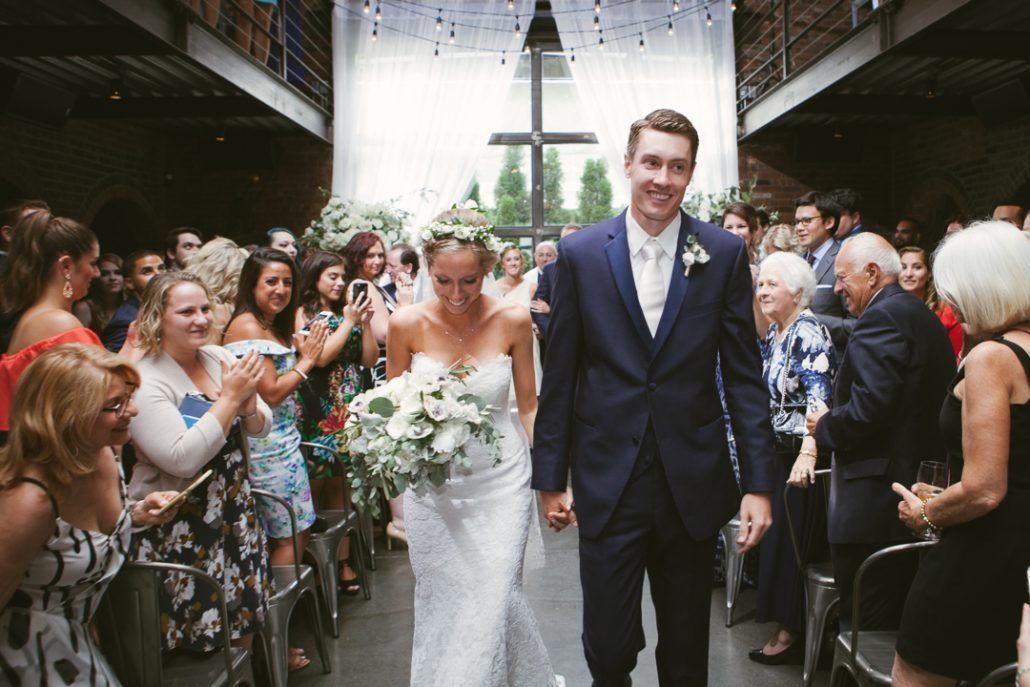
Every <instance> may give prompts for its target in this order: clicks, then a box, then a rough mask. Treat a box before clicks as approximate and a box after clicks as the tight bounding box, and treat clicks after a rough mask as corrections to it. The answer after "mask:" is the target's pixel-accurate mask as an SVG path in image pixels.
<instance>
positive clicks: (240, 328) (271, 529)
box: [224, 248, 326, 565]
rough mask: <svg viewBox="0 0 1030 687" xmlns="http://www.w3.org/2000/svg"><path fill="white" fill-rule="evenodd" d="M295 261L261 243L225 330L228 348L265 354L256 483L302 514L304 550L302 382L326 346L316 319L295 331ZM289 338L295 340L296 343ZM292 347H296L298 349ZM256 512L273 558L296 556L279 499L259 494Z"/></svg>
mask: <svg viewBox="0 0 1030 687" xmlns="http://www.w3.org/2000/svg"><path fill="white" fill-rule="evenodd" d="M296 281H297V264H296V263H295V262H294V261H293V259H292V258H291V257H290V256H289V255H287V254H286V253H284V252H282V251H279V250H275V249H274V248H259V249H258V250H256V251H254V253H253V254H251V256H250V257H249V258H247V261H246V262H245V263H244V264H243V271H242V273H241V274H240V286H239V293H238V294H237V297H236V310H235V312H234V313H233V318H232V320H231V321H230V322H229V327H228V329H226V331H225V338H224V341H225V348H226V350H228V351H230V352H231V353H233V354H235V355H236V356H237V357H240V358H245V359H246V357H247V356H248V355H249V354H251V353H256V354H258V355H260V356H261V367H262V370H263V374H262V376H261V380H260V381H259V382H258V387H257V389H258V394H259V395H260V396H261V399H262V400H263V401H264V402H265V403H267V404H268V405H269V406H271V408H272V410H273V414H272V429H271V431H270V432H269V433H268V434H267V436H263V437H251V438H250V439H249V440H248V441H249V446H250V458H249V476H250V481H251V483H252V484H253V485H254V486H256V487H258V488H259V489H265V490H267V491H271V492H273V493H276V494H278V495H279V496H282V497H283V498H285V499H287V501H289V503H290V505H291V506H292V507H293V510H294V511H295V512H296V515H297V529H298V530H299V533H298V540H299V550H300V551H303V550H304V547H305V545H306V544H307V535H308V532H307V530H308V528H310V527H311V525H312V524H313V523H314V522H315V511H314V508H313V506H312V503H311V486H310V483H309V480H308V473H307V469H306V467H305V463H304V456H303V454H302V453H301V452H300V448H299V447H300V440H301V439H300V432H299V431H298V429H297V420H298V417H299V410H300V409H299V404H298V401H297V396H296V391H297V388H298V387H299V386H300V385H301V384H302V383H304V382H306V381H307V380H308V376H309V375H310V373H311V371H312V369H314V367H315V363H316V362H317V361H318V357H319V355H321V353H322V347H323V345H324V344H325V337H326V326H325V324H324V323H321V322H318V323H315V324H313V325H312V326H311V330H310V333H309V334H308V335H307V336H303V335H301V334H294V318H295V316H296V311H297V290H296V288H295V286H294V285H295V283H296ZM291 343H292V344H293V345H291ZM294 346H295V348H294ZM258 515H259V516H260V518H261V523H262V525H263V527H264V529H265V532H267V533H268V536H269V537H270V538H271V540H272V541H271V543H270V546H271V551H272V553H271V560H272V564H273V565H286V564H292V563H293V562H294V551H293V541H292V540H291V538H290V532H291V530H290V518H289V515H288V514H287V512H286V510H285V509H284V508H282V507H281V506H279V505H278V504H277V503H271V502H268V501H262V500H259V501H258Z"/></svg>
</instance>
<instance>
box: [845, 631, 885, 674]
mask: <svg viewBox="0 0 1030 687" xmlns="http://www.w3.org/2000/svg"><path fill="white" fill-rule="evenodd" d="M897 642H898V633H897V632H896V631H894V630H863V631H859V633H858V656H856V657H855V662H856V663H857V666H855V667H856V668H857V670H856V673H858V674H859V675H860V676H862V677H864V678H866V679H867V680H868V681H867V682H861V681H860V684H872V685H890V684H891V669H892V668H893V667H894V645H895V644H897ZM837 645H838V646H839V647H840V648H841V649H843V650H844V651H845V652H846V653H851V633H850V632H841V633H840V634H839V635H837Z"/></svg>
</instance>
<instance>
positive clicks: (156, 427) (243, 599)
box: [129, 272, 272, 651]
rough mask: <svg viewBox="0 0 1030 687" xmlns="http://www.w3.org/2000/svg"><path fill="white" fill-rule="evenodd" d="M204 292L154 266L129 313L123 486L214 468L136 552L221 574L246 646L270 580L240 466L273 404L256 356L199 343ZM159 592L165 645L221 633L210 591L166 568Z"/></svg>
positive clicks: (146, 485)
mask: <svg viewBox="0 0 1030 687" xmlns="http://www.w3.org/2000/svg"><path fill="white" fill-rule="evenodd" d="M212 319H213V311H212V307H211V295H210V293H209V291H208V289H207V287H206V286H205V285H204V283H203V282H202V281H200V279H198V278H197V277H194V276H192V275H189V274H186V273H184V272H169V273H165V274H159V275H157V276H156V277H154V278H153V279H152V280H151V281H150V283H149V284H147V288H146V291H145V292H144V298H143V302H142V303H141V304H140V311H139V315H138V317H137V340H138V345H139V347H140V348H141V349H142V350H143V351H144V354H145V355H144V357H143V359H142V360H140V362H139V369H140V372H141V374H142V375H143V384H142V386H141V387H140V391H139V394H138V404H139V415H138V416H137V417H136V418H135V420H133V423H132V432H133V445H134V446H135V447H136V458H137V461H138V462H137V463H136V466H135V467H134V468H133V471H132V481H131V483H130V485H129V493H130V495H134V494H140V493H144V492H146V491H149V490H150V489H154V488H161V489H171V490H174V491H175V492H179V491H181V490H183V489H185V488H186V487H187V486H188V485H189V484H190V483H191V482H193V481H194V480H195V479H196V478H197V477H198V476H199V475H201V474H203V473H204V472H206V471H207V470H209V469H210V470H213V471H214V474H213V475H212V476H211V477H210V478H208V479H207V481H205V482H204V483H203V484H201V485H200V486H199V488H197V489H196V490H195V491H193V492H192V494H191V495H190V496H189V497H188V498H187V499H186V501H185V503H183V504H182V506H181V507H180V509H179V515H178V516H177V517H176V518H175V519H174V520H173V521H171V522H169V523H168V524H166V525H163V526H160V527H152V528H149V529H147V530H144V531H142V532H140V533H139V534H137V535H136V537H135V539H134V541H133V548H134V557H135V558H136V559H138V560H144V561H162V562H166V563H180V564H182V565H189V566H192V567H195V568H199V569H201V570H203V571H204V572H206V573H208V574H209V575H211V576H212V577H214V578H215V579H216V580H218V581H219V582H221V583H222V586H223V588H224V589H225V594H226V602H227V605H228V607H229V622H230V624H231V626H230V628H229V633H228V634H229V636H230V637H231V639H232V641H233V643H235V644H239V645H242V646H249V643H250V638H251V635H253V633H254V632H256V631H257V630H258V629H259V628H260V626H261V625H262V623H263V622H264V616H265V610H266V607H267V600H268V595H269V592H270V581H269V579H268V576H267V573H266V571H267V562H268V559H267V554H266V553H265V537H264V533H263V532H262V530H261V528H260V527H259V526H258V524H257V518H256V515H255V510H256V509H255V505H254V498H253V497H252V496H251V487H250V481H249V479H248V477H247V460H246V446H245V444H246V442H245V437H248V436H264V435H265V434H267V433H268V430H269V427H270V425H271V415H272V413H271V411H270V410H269V409H268V406H266V405H265V404H264V403H262V402H261V399H259V398H258V397H257V394H256V393H255V391H256V389H257V382H258V379H259V378H260V376H261V361H260V357H259V356H257V355H255V354H252V355H249V356H246V357H245V358H244V359H243V360H240V361H237V360H236V359H235V358H234V357H233V356H232V354H230V353H229V352H228V351H226V350H225V349H223V348H221V347H219V346H212V345H209V341H210V336H211V323H212ZM168 579H169V581H170V585H171V586H172V587H173V590H174V591H173V592H172V593H170V594H162V596H161V614H162V617H163V618H164V621H163V622H164V625H163V637H162V639H163V642H162V646H163V648H164V649H165V650H166V651H167V650H171V649H176V648H183V649H190V650H194V651H211V650H212V649H214V648H216V647H217V646H219V643H220V641H221V638H222V637H223V636H224V635H223V634H222V631H221V626H220V623H219V622H218V621H217V620H216V621H215V622H208V619H207V618H206V617H205V612H208V611H210V609H212V608H215V606H214V604H213V601H212V600H211V599H209V598H207V597H205V596H203V595H202V594H198V593H197V590H196V588H195V587H193V585H192V583H191V582H190V580H189V578H188V577H183V576H178V575H170V576H169V578H168Z"/></svg>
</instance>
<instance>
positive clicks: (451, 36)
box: [447, 22, 454, 45]
mask: <svg viewBox="0 0 1030 687" xmlns="http://www.w3.org/2000/svg"><path fill="white" fill-rule="evenodd" d="M447 42H448V43H450V44H451V45H454V22H451V35H450V37H449V38H448V39H447Z"/></svg>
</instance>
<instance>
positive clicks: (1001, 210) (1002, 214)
mask: <svg viewBox="0 0 1030 687" xmlns="http://www.w3.org/2000/svg"><path fill="white" fill-rule="evenodd" d="M1026 215H1027V213H1026V209H1025V208H1024V207H1023V206H1022V205H1021V204H1020V203H1019V202H1017V201H1015V200H1011V199H1006V200H1003V201H1001V202H1000V203H998V204H997V205H995V206H994V211H993V212H992V213H991V219H993V220H996V221H1001V222H1008V223H1009V224H1011V225H1012V226H1014V227H1015V228H1016V229H1022V228H1023V222H1024V221H1025V220H1026Z"/></svg>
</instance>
